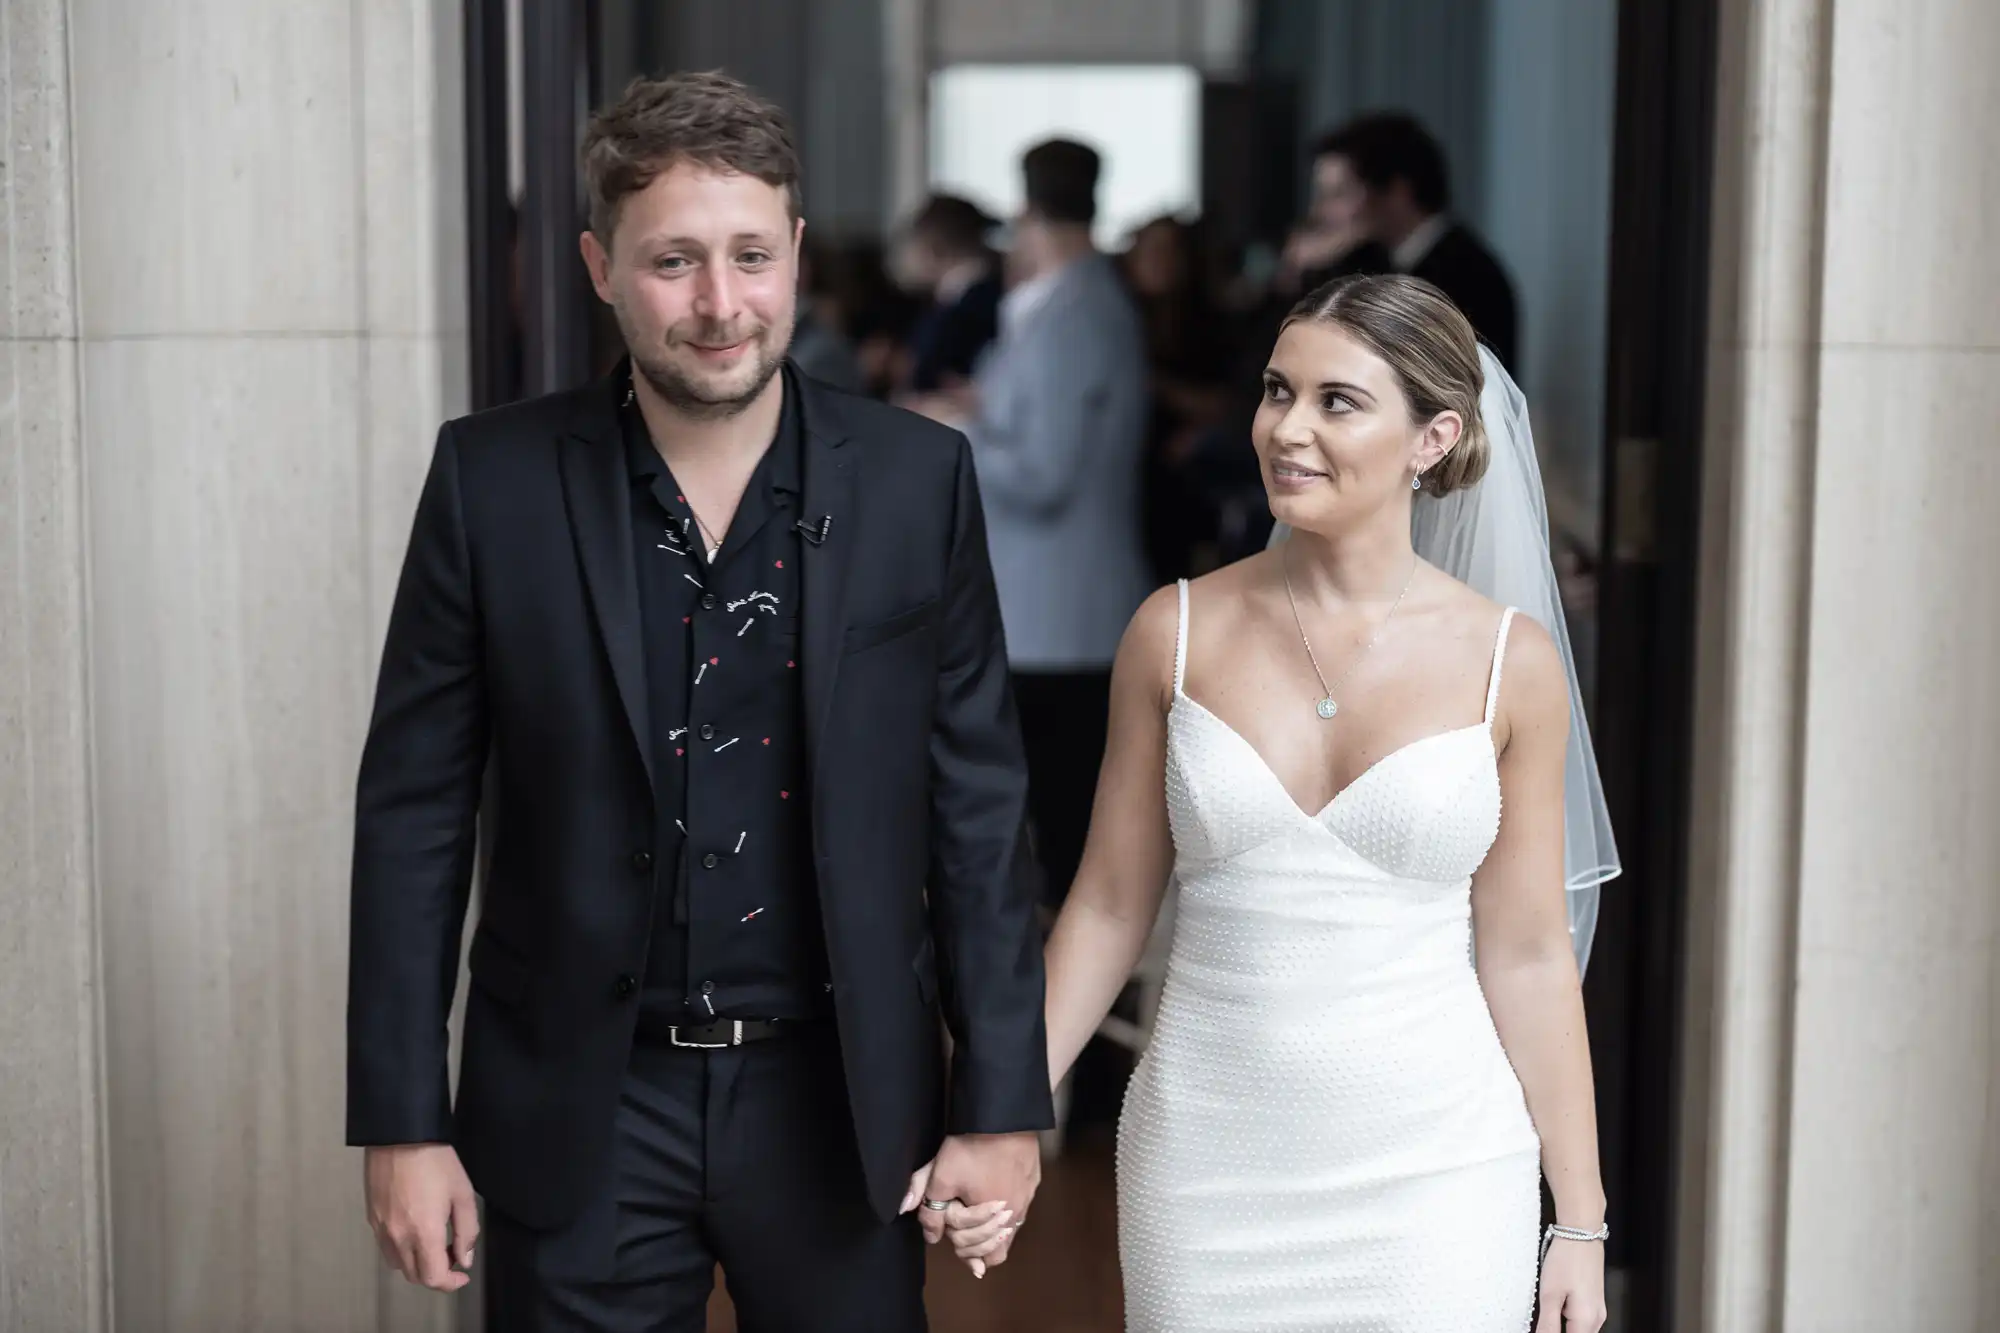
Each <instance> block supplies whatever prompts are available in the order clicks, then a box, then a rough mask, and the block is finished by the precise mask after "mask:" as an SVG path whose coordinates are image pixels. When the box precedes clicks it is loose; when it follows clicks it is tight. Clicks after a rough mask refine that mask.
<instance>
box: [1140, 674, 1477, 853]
mask: <svg viewBox="0 0 2000 1333" xmlns="http://www.w3.org/2000/svg"><path fill="white" fill-rule="evenodd" d="M1183 703H1186V704H1192V705H1193V706H1194V707H1195V709H1196V710H1198V711H1199V712H1200V713H1202V714H1203V715H1204V716H1206V717H1208V718H1210V719H1212V720H1213V721H1214V722H1215V724H1216V725H1217V726H1219V727H1221V728H1222V729H1223V730H1224V731H1226V732H1228V733H1229V734H1230V735H1231V736H1232V737H1234V738H1235V740H1236V743H1237V744H1238V745H1240V746H1242V747H1243V748H1244V749H1245V750H1246V751H1248V752H1249V754H1250V757H1251V758H1252V759H1254V760H1256V761H1257V767H1258V768H1260V769H1262V770H1263V771H1264V776H1265V777H1267V778H1269V779H1270V780H1271V783H1272V785H1273V786H1275V787H1276V788H1277V789H1278V792H1279V794H1280V795H1281V796H1283V797H1284V798H1285V804H1286V805H1288V806H1290V807H1291V808H1292V810H1293V812H1294V813H1296V814H1298V815H1299V816H1300V817H1301V818H1303V819H1307V820H1310V821H1311V822H1312V823H1314V824H1322V826H1323V821H1324V820H1325V819H1326V817H1327V816H1328V815H1329V814H1332V813H1333V808H1334V807H1335V806H1337V805H1339V804H1340V803H1341V801H1343V800H1345V799H1346V797H1347V794H1348V793H1349V792H1351V791H1353V790H1354V789H1355V788H1356V787H1359V786H1360V785H1361V784H1362V783H1364V782H1366V781H1367V780H1368V779H1369V777H1370V776H1372V775H1373V774H1374V772H1375V770H1376V769H1378V768H1380V767H1382V766H1383V765H1384V764H1386V763H1388V762H1389V761H1390V760H1391V759H1394V758H1396V757H1397V756H1398V755H1401V754H1403V753H1405V752H1406V751H1409V750H1414V749H1416V748H1417V747H1418V746H1420V745H1431V744H1434V743H1436V742H1438V741H1444V740H1450V739H1452V738H1454V737H1457V736H1463V735H1466V734H1467V733H1469V732H1474V731H1483V732H1485V733H1486V739H1487V743H1488V745H1489V746H1490V745H1491V743H1492V740H1493V724H1492V723H1490V722H1484V721H1481V722H1474V723H1472V724H1471V725H1470V726H1464V727H1453V728H1451V729H1450V730H1448V731H1434V732H1432V733H1431V734H1430V735H1428V736H1419V737H1417V738H1416V739H1415V740H1413V741H1405V742H1404V743H1403V744H1401V745H1399V746H1397V747H1396V748H1395V749H1393V750H1391V751H1389V752H1388V753H1387V754H1384V755H1382V756H1381V757H1380V758H1378V759H1376V760H1375V762H1374V763H1372V764H1370V765H1368V767H1366V768H1364V769H1362V770H1361V771H1360V772H1359V773H1357V774H1355V775H1354V780H1353V781H1351V782H1349V783H1348V784H1347V785H1346V786H1344V787H1342V788H1341V789H1340V790H1339V791H1337V792H1335V793H1334V794H1333V796H1332V797H1331V798H1330V799H1329V800H1328V801H1327V803H1326V804H1325V805H1323V806H1321V807H1320V808H1319V810H1318V812H1317V813H1314V812H1310V811H1308V810H1307V809H1306V808H1305V807H1304V806H1303V805H1300V804H1299V799H1298V797H1296V796H1294V795H1292V792H1291V789H1290V788H1289V787H1287V786H1285V783H1284V779H1282V778H1280V777H1279V776H1278V771H1277V770H1276V769H1274V768H1272V767H1271V764H1270V761H1269V760H1267V759H1265V758H1264V753H1263V751H1261V750H1259V749H1258V748H1257V747H1256V746H1254V745H1252V744H1251V743H1250V741H1249V739H1248V738H1247V737H1245V736H1244V735H1243V733H1242V732H1240V731H1238V730H1237V729H1236V728H1235V727H1232V726H1230V725H1229V723H1227V722H1225V721H1224V720H1223V719H1222V715H1221V714H1219V713H1217V712H1215V710H1213V709H1211V708H1210V707H1209V706H1208V705H1207V704H1205V703H1203V702H1202V701H1201V700H1199V699H1197V698H1195V697H1194V696H1193V695H1191V694H1189V693H1188V692H1187V691H1185V690H1175V691H1174V697H1173V702H1172V704H1170V705H1169V706H1168V709H1167V711H1168V714H1169V716H1171V714H1172V712H1173V710H1174V709H1175V708H1177V707H1179V706H1180V705H1181V704H1183ZM1499 760H1500V755H1499V753H1498V752H1497V751H1494V752H1493V761H1494V763H1495V764H1496V765H1497V764H1498V763H1499Z"/></svg>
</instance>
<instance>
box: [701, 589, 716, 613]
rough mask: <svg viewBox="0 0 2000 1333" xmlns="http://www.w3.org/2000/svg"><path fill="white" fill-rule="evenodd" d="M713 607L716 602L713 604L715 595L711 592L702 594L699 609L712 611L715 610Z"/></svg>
mask: <svg viewBox="0 0 2000 1333" xmlns="http://www.w3.org/2000/svg"><path fill="white" fill-rule="evenodd" d="M715 605H716V602H715V594H714V593H712V592H705V593H703V594H702V595H701V609H702V610H704V611H713V610H714V609H715Z"/></svg>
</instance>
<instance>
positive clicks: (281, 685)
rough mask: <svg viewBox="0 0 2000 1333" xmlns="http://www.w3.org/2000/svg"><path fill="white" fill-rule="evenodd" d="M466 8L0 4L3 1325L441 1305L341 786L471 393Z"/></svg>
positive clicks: (319, 0)
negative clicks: (390, 1093)
mask: <svg viewBox="0 0 2000 1333" xmlns="http://www.w3.org/2000/svg"><path fill="white" fill-rule="evenodd" d="M459 13H460V5H459V3H458V0H293V3H288V4H284V5H266V4H254V3H245V2H244V0H175V3H172V4H165V3H129V2H128V0H21V2H20V3H13V2H11V0H10V3H8V4H7V5H6V6H5V9H4V14H0V36H4V40H3V41H0V50H4V52H5V55H6V59H7V61H8V64H7V83H6V88H7V97H8V103H9V111H10V116H11V120H10V124H9V133H8V140H7V144H6V153H7V156H6V164H7V171H6V177H5V190H4V199H5V201H6V206H7V210H8V212H7V237H8V255H9V260H10V263H9V264H8V266H7V267H6V268H5V269H4V270H0V272H4V280H5V282H6V283H7V288H6V296H5V298H4V300H0V310H4V311H5V317H6V318H7V320H8V327H7V330H6V338H7V342H6V357H5V361H4V363H0V364H3V365H4V372H3V373H4V374H5V375H6V382H5V384H4V386H0V408H3V409H4V414H0V442H4V443H0V495H4V496H5V503H4V504H0V513H4V514H5V515H6V518H5V520H4V522H5V525H6V526H5V529H4V539H0V549H4V550H5V551H6V553H7V554H6V556H5V557H4V563H0V569H4V571H5V575H4V577H0V626H4V627H5V631H4V635H0V747H4V749H0V847H4V853H0V875H4V883H0V951H4V956H0V1024H4V1025H5V1027H4V1030H0V1039H4V1042H3V1043H0V1049H3V1050H4V1051H5V1053H6V1059H7V1061H8V1064H7V1066H6V1068H5V1071H4V1074H0V1126H4V1133H5V1135H6V1152H5V1153H4V1154H0V1188H4V1190H5V1206H4V1207H0V1279H4V1280H0V1327H7V1328H14V1327H22V1328H36V1329H40V1328H50V1329H56V1328H61V1329H65V1330H67V1329H71V1328H75V1329H85V1330H93V1331H94V1330H97V1329H100V1328H103V1327H106V1326H108V1324H109V1323H110V1322H111V1321H110V1316H109V1314H108V1310H109V1308H111V1307H112V1306H114V1305H115V1309H116V1312H117V1317H116V1321H115V1322H116V1326H117V1327H119V1328H120V1329H133V1330H154V1329H159V1330H173V1331H178V1330H188V1331H189V1333H194V1331H196V1330H199V1331H200V1333H226V1331H230V1330H246V1331H248V1330H266V1329H286V1330H321V1329H325V1330H356V1331H361V1330H366V1331H368V1333H375V1331H376V1330H387V1329H392V1328H393V1329H426V1328H429V1329H440V1330H441V1329H445V1328H449V1327H450V1326H451V1321H452V1309H451V1305H450V1303H449V1302H446V1301H444V1300H441V1299H438V1298H434V1297H428V1296H425V1295H423V1294H421V1293H416V1292H411V1291H406V1290H405V1289H404V1288H403V1286H402V1284H401V1282H400V1280H399V1279H392V1278H390V1277H388V1276H387V1275H386V1274H385V1273H384V1272H383V1271H382V1268H381V1264H380V1260H379V1259H378V1258H377V1256H376V1254H375V1251H374V1246H373V1243H372V1242H371V1240H370V1238H369V1236H368V1234H367V1231H366V1228H365V1226H364V1224H363V1219H362V1215H361V1197H360V1190H359V1179H360V1171H359V1154H358V1153H356V1152H354V1151H352V1150H349V1149H347V1148H345V1147H343V1146H342V1142H341V1140H342V1129H343V1126H342V1119H343V1103H344V1091H343V1070H344V1008H345V986H346V930H347V905H346V899H347V887H346V880H347V865H348V857H349V842H350V833H349V823H350V819H351V811H352V782H353V775H354V771H355V765H356V760H357V757H358V749H359V745H360V741H361V737H362V733H363V730H364V727H365V723H366V715H367V710H368V706H369V699H370V693H371V686H372V679H373V672H374V663H375V654H376V651H377V649H378V646H379V642H380V635H381V628H382V625H383V623H384V621H385V620H386V617H387V611H388V601H389V596H390V593H391V591H392V589H393V585H394V580H395V576H396V571H397V567H398V565H399V563H400V559H401V551H402V545H403V541H404V539H405V536H406V533H407V524H408V519H409V515H410V512H411V510H412V508H413V507H414V503H415V497H416V491H417V487H418V485H419V483H420V480H421V477H422V473H423V469H424V467H425V464H426V461H427V459H428V455H429V449H430V443H431V440H432V438H433V436H434V433H435V431H436V428H437V424H438V422H439V420H440V418H441V417H443V416H444V415H446V414H447V413H450V412H455V411H459V410H462V409H463V405H464V378H465V376H464V363H465V344H466V340H465V336H464V334H465V329H464V318H465V317H464V313H463V311H464V291H463V285H464V277H463V275H464V261H463V255H462V244H463V230H464V228H463V223H462V212H463V208H462V195H463V189H464V187H463V171H462V166H461V163H460V147H459V145H460V139H461V130H460V121H461V118H462V113H461V106H462V97H461V95H460V88H459V79H458V71H459V69H460V68H461V61H462V53H461V51H460V50H459V43H458V17H459ZM100 1011H101V1015H102V1016H101V1020H100V1018H99V1013H100ZM100 1032H101V1033H102V1034H103V1035H102V1039H101V1042H100V1038H99V1035H98V1034H99V1033H100ZM100 1045H101V1054H100ZM100 1089H101V1090H102V1092H101V1095H102V1105H101V1107H100V1102H99V1098H100ZM100 1143H102V1145H103V1146H102V1148H100ZM100 1161H103V1162H104V1163H105V1166H104V1167H103V1168H102V1169H100V1167H99V1162H100ZM106 1232H108V1233H109V1234H108V1239H107V1236H106V1234H105V1233H106ZM107 1255H109V1256H115V1258H110V1257H107Z"/></svg>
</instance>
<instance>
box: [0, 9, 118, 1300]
mask: <svg viewBox="0 0 2000 1333" xmlns="http://www.w3.org/2000/svg"><path fill="white" fill-rule="evenodd" d="M67 38H68V33H67V26H66V22H65V6H64V4H63V3H62V0H8V2H7V3H6V4H4V5H0V126H3V127H4V132H5V138H4V140H3V141H0V1329H9V1330H11V1329H64V1330H76V1333H100V1330H103V1329H104V1328H106V1327H107V1320H108V1309H107V1297H108V1292H107V1285H106V1283H107V1279H106V1273H107V1268H106V1252H105V1218H104V1207H103V1193H102V1191H103V1179H104V1173H103V1166H102V1138H103V1130H104V1113H103V1103H102V1099H101V1097H100V1094H99V1085H100V1079H101V1074H102V1069H101V1064H100V1059H99V1030H100V1029H99V1008H98V990H97V977H98V973H97V967H96V962H97V904H96V894H95V882H94V879H93V876H92V869H91V854H90V827H91V826H90V815H91V802H90V733H89V713H88V708H87V694H88V680H89V661H88V648H87V643H86V639H85V634H84V604H85V598H86V586H87V585H86V582H85V575H84V549H85V535H84V531H85V529H84V466H83V463H84V460H83V448H82V442H81V439H80V436H79V432H78V426H79V417H78V384H77V356H76V353H77V344H76V330H77V325H76V280H75V272H76V270H75V254H74V245H73V240H72V238H73V236H74V232H75V216H74V212H73V201H72V196H71V191H70V180H69V154H70V134H69V112H70V85H69V77H68V66H67V60H66V55H65V53H66V48H67Z"/></svg>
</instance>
